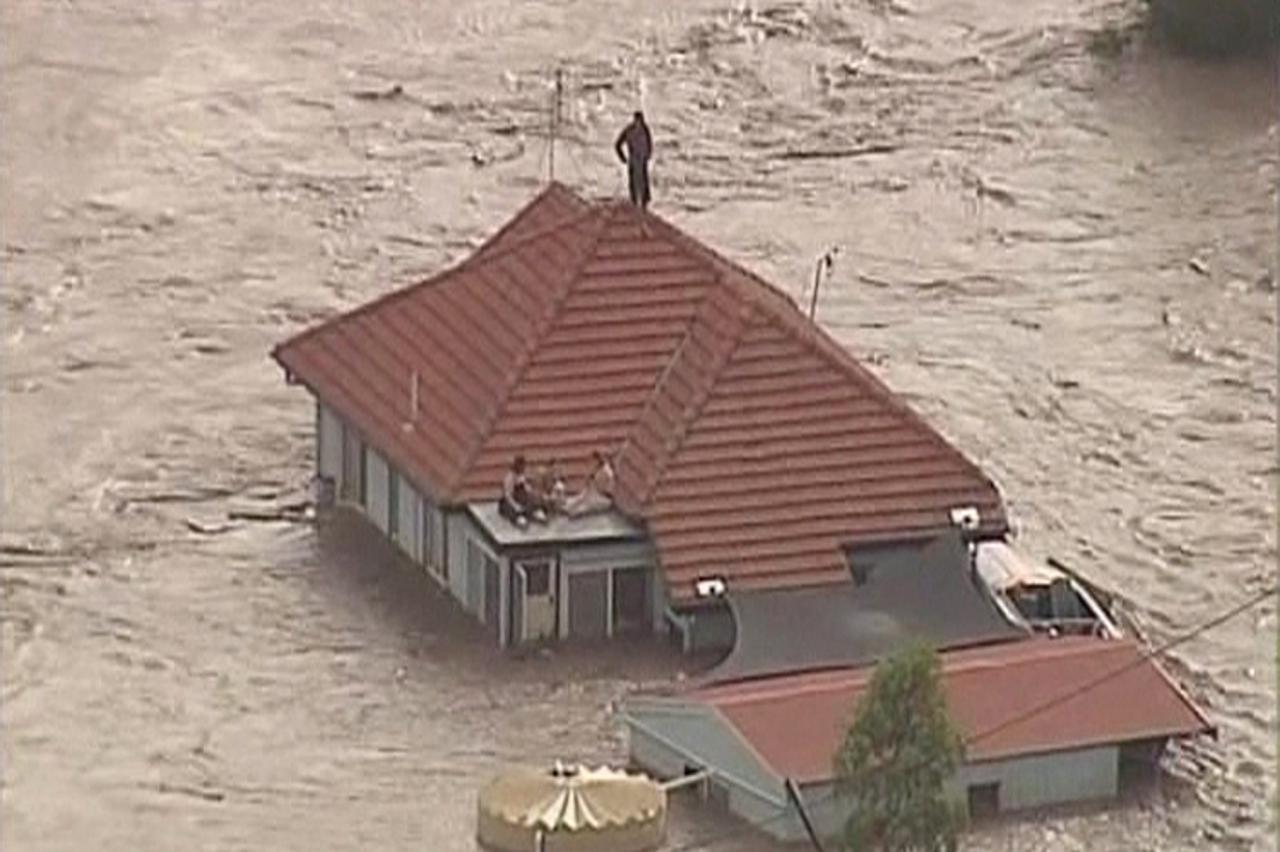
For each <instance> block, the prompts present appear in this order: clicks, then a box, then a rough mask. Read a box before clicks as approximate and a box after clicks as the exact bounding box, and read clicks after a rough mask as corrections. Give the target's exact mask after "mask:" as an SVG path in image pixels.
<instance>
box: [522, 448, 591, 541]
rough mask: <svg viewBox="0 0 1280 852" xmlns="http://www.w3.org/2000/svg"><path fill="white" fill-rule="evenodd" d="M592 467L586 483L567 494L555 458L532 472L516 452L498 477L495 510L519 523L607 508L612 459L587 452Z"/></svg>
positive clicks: (538, 521) (546, 519)
mask: <svg viewBox="0 0 1280 852" xmlns="http://www.w3.org/2000/svg"><path fill="white" fill-rule="evenodd" d="M591 461H592V469H591V473H590V474H589V475H588V476H587V482H586V485H585V486H584V487H583V489H582V490H581V491H579V492H577V493H576V494H573V495H570V494H569V490H568V486H567V485H566V483H565V479H564V475H563V474H562V473H561V471H560V463H559V461H558V460H557V459H554V458H553V459H551V461H550V462H548V463H547V464H545V465H542V466H541V467H540V468H539V469H538V470H537V471H536V472H535V473H534V474H533V475H532V476H531V475H530V473H529V465H528V463H527V462H526V460H525V457H524V456H523V455H517V456H516V457H515V459H513V460H512V462H511V467H510V468H509V469H508V470H507V473H506V476H504V477H503V479H502V496H501V497H500V498H498V514H500V515H502V517H504V518H506V519H507V520H508V521H510V522H511V523H513V524H515V525H516V526H519V527H525V526H528V525H529V522H530V521H534V522H535V523H543V524H545V523H548V522H550V520H551V518H552V517H554V516H556V515H564V516H566V517H570V518H576V517H580V516H582V515H587V514H590V513H592V512H599V511H603V510H605V509H608V508H609V507H611V506H612V505H613V483H614V472H613V463H612V462H611V461H610V460H609V457H608V456H607V455H605V453H604V452H603V451H601V450H596V451H595V452H593V453H592V454H591Z"/></svg>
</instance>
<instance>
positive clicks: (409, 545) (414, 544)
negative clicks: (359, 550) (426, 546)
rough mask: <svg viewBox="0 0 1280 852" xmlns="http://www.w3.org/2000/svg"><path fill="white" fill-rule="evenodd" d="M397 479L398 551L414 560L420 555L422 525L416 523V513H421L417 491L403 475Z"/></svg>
mask: <svg viewBox="0 0 1280 852" xmlns="http://www.w3.org/2000/svg"><path fill="white" fill-rule="evenodd" d="M397 479H398V480H399V482H400V499H399V500H398V501H397V503H398V504H399V509H400V523H399V535H398V540H399V544H400V549H401V550H403V551H404V552H405V553H407V554H409V556H410V557H412V558H413V559H415V560H416V559H419V558H420V555H421V553H422V549H421V547H422V524H420V523H419V522H418V513H419V511H421V510H420V508H419V499H420V498H419V497H418V489H416V488H414V487H413V483H411V482H409V480H407V479H405V478H404V476H403V474H402V475H400V476H398V477H397Z"/></svg>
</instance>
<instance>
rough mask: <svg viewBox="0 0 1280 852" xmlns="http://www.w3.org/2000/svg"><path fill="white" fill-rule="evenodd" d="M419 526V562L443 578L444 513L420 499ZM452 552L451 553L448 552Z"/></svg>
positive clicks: (428, 501)
mask: <svg viewBox="0 0 1280 852" xmlns="http://www.w3.org/2000/svg"><path fill="white" fill-rule="evenodd" d="M420 521H421V523H420V526H421V528H422V529H421V533H420V535H421V537H422V542H421V548H422V549H421V556H420V557H419V560H420V561H421V562H422V563H423V564H424V565H425V566H426V567H427V570H428V571H430V572H432V573H433V574H436V575H437V576H443V574H444V568H445V565H444V543H445V518H444V513H443V512H441V511H440V509H439V507H437V506H436V504H435V503H432V502H431V501H430V500H429V499H427V498H426V497H423V498H422V514H421V518H420ZM450 552H452V551H450Z"/></svg>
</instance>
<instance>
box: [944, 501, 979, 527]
mask: <svg viewBox="0 0 1280 852" xmlns="http://www.w3.org/2000/svg"><path fill="white" fill-rule="evenodd" d="M981 522H982V516H981V515H979V514H978V507H977V506H960V507H957V508H955V509H952V510H951V523H953V524H955V525H956V526H958V527H959V528H960V529H962V530H966V531H973V530H976V529H977V528H978V524H979V523H981Z"/></svg>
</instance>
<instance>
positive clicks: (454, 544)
mask: <svg viewBox="0 0 1280 852" xmlns="http://www.w3.org/2000/svg"><path fill="white" fill-rule="evenodd" d="M445 535H447V536H448V537H449V571H448V573H449V591H450V592H452V593H453V596H454V597H455V598H457V599H458V600H460V601H465V600H466V597H467V587H466V582H467V540H468V539H469V538H473V537H474V538H479V537H480V536H481V535H482V533H481V532H480V530H479V529H478V528H477V527H476V526H475V524H473V523H471V519H470V518H469V517H467V516H466V515H465V514H463V513H461V512H449V513H448V514H447V515H445Z"/></svg>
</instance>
